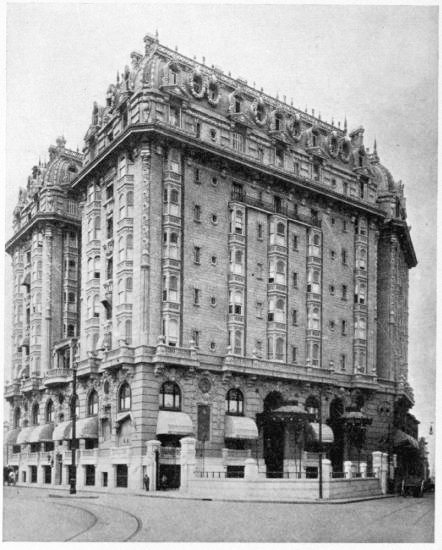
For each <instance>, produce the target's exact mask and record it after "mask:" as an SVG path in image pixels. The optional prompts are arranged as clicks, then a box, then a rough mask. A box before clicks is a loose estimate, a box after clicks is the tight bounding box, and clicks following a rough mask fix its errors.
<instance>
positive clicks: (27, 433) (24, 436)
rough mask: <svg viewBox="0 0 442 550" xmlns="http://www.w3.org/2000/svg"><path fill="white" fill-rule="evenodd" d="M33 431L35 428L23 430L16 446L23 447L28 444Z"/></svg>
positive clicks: (30, 427)
mask: <svg viewBox="0 0 442 550" xmlns="http://www.w3.org/2000/svg"><path fill="white" fill-rule="evenodd" d="M33 429H34V426H29V427H28V428H23V429H22V430H21V432H20V433H19V434H18V437H17V441H16V444H17V445H23V443H28V441H29V436H30V435H31V432H32V431H33Z"/></svg>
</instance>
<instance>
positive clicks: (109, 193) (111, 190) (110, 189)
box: [106, 183, 114, 200]
mask: <svg viewBox="0 0 442 550" xmlns="http://www.w3.org/2000/svg"><path fill="white" fill-rule="evenodd" d="M113 196H114V184H113V183H111V184H110V185H108V186H107V187H106V200H109V199H111V198H112V197H113Z"/></svg>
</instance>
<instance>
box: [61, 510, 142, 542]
mask: <svg viewBox="0 0 442 550" xmlns="http://www.w3.org/2000/svg"><path fill="white" fill-rule="evenodd" d="M58 504H59V505H61V506H65V507H69V508H76V509H77V510H80V511H82V512H85V513H86V514H90V515H91V516H93V517H94V521H93V522H92V524H91V525H89V526H88V527H86V528H85V529H83V530H81V531H80V532H78V533H76V534H75V535H72V536H70V537H69V538H67V539H64V541H63V542H68V541H71V542H79V541H78V540H76V539H78V538H79V537H82V539H83V540H89V541H90V542H104V541H103V539H102V538H95V537H93V534H92V537H91V533H90V531H92V530H93V529H94V528H96V526H97V525H99V524H100V520H102V522H103V523H106V521H105V520H103V519H102V518H100V515H99V514H98V512H97V513H95V512H93V511H92V510H90V507H91V506H92V507H98V508H99V509H100V510H103V509H106V510H112V511H114V512H118V513H120V514H122V515H125V516H129V517H130V518H132V519H133V520H134V521H135V523H136V527H135V529H133V530H132V531H131V532H130V533H129V534H127V535H126V536H125V537H124V538H121V539H119V540H120V542H128V541H130V540H132V539H133V538H134V537H135V536H136V535H137V534H138V533H139V531H140V530H141V529H142V527H143V522H142V520H141V518H139V517H138V516H136V515H135V514H133V513H132V512H129V511H127V510H124V509H122V508H118V507H116V506H109V505H106V504H101V503H100V504H98V503H97V504H95V503H94V504H92V503H89V502H88V503H87V507H86V506H78V505H73V504H67V503H58ZM85 504H86V503H85ZM97 514H98V515H97ZM120 532H121V531H120ZM88 533H89V536H87V537H85V535H87V534H88ZM117 538H118V537H117ZM117 538H116V537H113V538H112V539H111V540H112V541H113V542H114V541H115V542H116V541H117Z"/></svg>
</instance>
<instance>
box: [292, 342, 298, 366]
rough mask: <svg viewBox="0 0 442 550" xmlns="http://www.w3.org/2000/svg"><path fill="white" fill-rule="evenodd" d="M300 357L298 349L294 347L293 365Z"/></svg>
mask: <svg viewBox="0 0 442 550" xmlns="http://www.w3.org/2000/svg"><path fill="white" fill-rule="evenodd" d="M297 356H298V348H296V347H295V346H292V363H296V361H297Z"/></svg>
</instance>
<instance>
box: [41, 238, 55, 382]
mask: <svg viewBox="0 0 442 550" xmlns="http://www.w3.org/2000/svg"><path fill="white" fill-rule="evenodd" d="M52 245H53V230H52V227H46V228H45V232H44V239H43V253H42V258H41V259H42V264H43V265H42V300H41V308H42V313H43V322H42V325H41V365H40V369H41V370H40V375H43V374H44V373H45V372H46V371H47V370H48V369H50V368H52V365H51V364H50V363H51V347H52V346H51V342H52V326H51V324H52V303H53V302H52V300H56V298H57V297H54V296H52V269H53V266H52Z"/></svg>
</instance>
